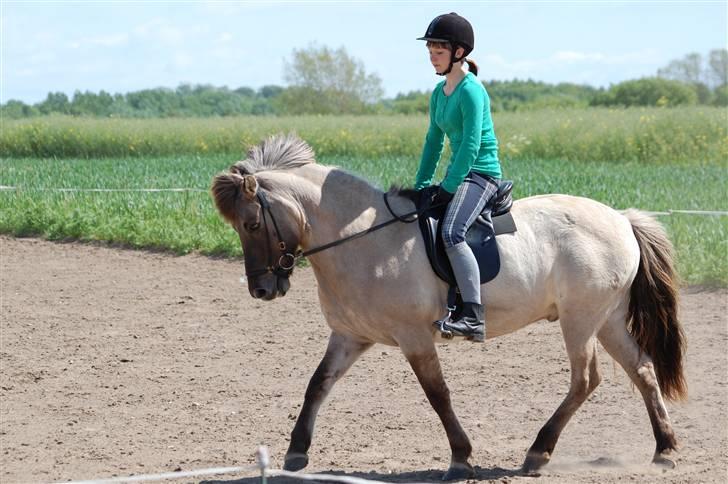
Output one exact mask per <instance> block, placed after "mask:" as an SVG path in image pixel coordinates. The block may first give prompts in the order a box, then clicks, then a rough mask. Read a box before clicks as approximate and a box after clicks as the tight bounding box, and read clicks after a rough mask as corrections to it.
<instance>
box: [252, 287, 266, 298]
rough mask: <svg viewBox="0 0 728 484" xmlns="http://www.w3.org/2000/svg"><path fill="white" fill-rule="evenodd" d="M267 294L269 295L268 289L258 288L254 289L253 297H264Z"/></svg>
mask: <svg viewBox="0 0 728 484" xmlns="http://www.w3.org/2000/svg"><path fill="white" fill-rule="evenodd" d="M267 295H268V291H266V290H265V289H261V288H258V289H255V290H254V291H253V297H254V298H256V299H260V298H263V297H265V296H267Z"/></svg>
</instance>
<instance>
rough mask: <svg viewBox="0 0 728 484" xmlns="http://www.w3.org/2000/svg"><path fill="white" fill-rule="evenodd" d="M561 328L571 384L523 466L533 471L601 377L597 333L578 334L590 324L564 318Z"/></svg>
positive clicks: (545, 458) (545, 459)
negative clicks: (585, 325) (571, 323)
mask: <svg viewBox="0 0 728 484" xmlns="http://www.w3.org/2000/svg"><path fill="white" fill-rule="evenodd" d="M561 328H562V332H563V334H564V341H565V342H566V351H567V353H568V355H569V360H570V362H571V385H570V387H569V393H568V394H567V395H566V398H564V401H563V402H561V405H559V407H558V408H557V409H556V411H555V412H554V414H553V415H552V416H551V418H550V419H548V421H547V422H546V424H545V425H544V426H543V427H542V428H541V430H540V431H539V432H538V436H537V437H536V440H535V441H534V442H533V445H531V448H529V449H528V453H527V454H526V460H525V461H524V463H523V470H524V471H526V472H529V473H530V472H534V471H537V470H538V469H540V468H541V467H543V466H544V465H546V464H547V463H548V462H549V460H551V455H552V454H553V451H554V448H555V447H556V442H557V441H558V440H559V435H561V431H562V430H563V429H564V427H565V426H566V424H567V423H568V422H569V420H570V419H571V417H572V415H574V413H575V412H576V411H577V410H578V409H579V407H580V406H581V405H582V404H583V403H584V401H585V400H586V399H587V397H588V396H589V395H590V394H591V392H593V391H594V389H595V388H596V387H597V386H598V385H599V382H600V381H601V376H600V375H599V364H598V362H597V353H596V339H595V338H594V336H593V335H585V334H578V332H579V331H578V329H580V330H581V331H582V332H584V331H585V329H586V328H578V329H577V326H576V325H569V324H568V323H567V322H566V321H565V320H564V318H562V320H561ZM574 333H577V334H574Z"/></svg>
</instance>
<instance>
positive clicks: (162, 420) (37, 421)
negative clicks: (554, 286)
mask: <svg viewBox="0 0 728 484" xmlns="http://www.w3.org/2000/svg"><path fill="white" fill-rule="evenodd" d="M0 244H1V247H0V248H1V255H2V264H1V266H0V275H1V283H2V301H1V303H2V313H1V315H2V323H1V326H0V331H1V333H0V338H1V339H0V363H1V369H0V399H1V400H0V402H1V406H0V418H1V419H2V420H1V423H2V425H1V427H0V481H2V482H3V483H13V482H50V481H59V480H77V479H91V478H103V477H111V476H124V475H132V474H147V473H157V472H170V471H174V470H180V469H181V470H195V469H202V468H208V467H225V466H243V465H247V464H251V463H253V462H254V452H255V450H256V447H257V446H258V445H260V444H265V445H267V446H268V448H269V451H270V454H271V463H272V467H273V468H278V469H279V468H281V467H282V463H283V462H282V461H283V455H284V453H285V450H286V448H287V444H288V438H289V433H290V431H291V429H292V427H293V423H294V418H295V416H296V415H297V414H298V411H299V409H300V407H301V403H302V401H303V395H304V391H305V387H306V384H307V382H308V379H309V377H310V376H311V374H312V373H313V370H314V369H315V367H316V365H317V364H318V361H319V359H320V358H321V356H322V355H323V351H324V349H325V346H326V341H327V338H328V330H327V326H326V323H325V321H324V319H323V316H322V315H321V312H320V310H319V306H318V301H317V297H316V281H315V279H314V276H313V272H312V271H311V270H310V269H300V268H299V269H297V270H296V273H295V274H294V276H293V278H292V280H291V282H292V289H291V291H290V292H289V294H288V295H287V296H286V297H285V298H283V299H278V300H276V301H273V302H270V303H265V302H260V301H256V300H253V299H252V298H251V297H250V296H249V295H248V293H247V289H246V288H245V286H243V285H242V284H241V282H240V280H239V279H240V276H241V273H242V271H243V268H242V265H241V262H240V261H230V260H216V259H210V258H206V257H202V256H198V255H190V256H184V257H175V256H171V255H167V254H159V253H150V252H137V251H130V250H123V249H114V248H107V247H100V246H92V245H83V244H76V243H67V244H64V243H51V242H45V241H40V240H35V239H13V238H7V237H1V238H0ZM727 305H728V291H726V290H720V291H705V290H699V289H696V288H690V289H685V290H684V291H683V292H682V302H681V309H682V322H683V324H684V327H685V331H686V333H687V336H688V341H689V348H688V353H687V378H688V383H689V386H690V398H689V400H688V401H687V402H686V403H679V404H676V403H668V408H669V411H670V413H671V417H672V420H673V424H674V427H675V430H676V433H677V435H678V438H679V440H680V442H681V444H682V452H681V457H680V460H679V462H678V467H677V468H676V469H674V470H671V471H663V470H662V469H657V468H655V467H653V466H651V465H649V461H650V458H651V456H652V453H653V450H654V445H655V444H654V439H653V437H652V431H651V427H650V423H649V421H648V418H647V413H646V411H645V409H644V404H643V402H642V400H641V398H640V396H639V394H638V393H636V392H635V391H634V390H633V389H632V388H631V385H630V384H629V381H628V379H627V377H626V375H625V373H624V372H623V371H622V369H621V368H619V367H618V366H616V365H615V364H614V363H613V360H612V359H611V358H609V356H608V355H607V354H606V353H605V352H604V350H603V349H602V348H600V349H599V351H600V365H601V370H602V374H603V383H602V384H601V386H600V387H599V388H598V389H597V390H596V392H595V394H594V395H593V396H592V397H591V398H590V399H589V401H588V402H586V403H585V405H584V406H583V407H582V409H580V410H579V412H578V413H577V414H576V416H575V417H574V419H573V420H572V421H571V422H570V424H569V425H568V426H567V427H566V430H565V431H564V433H563V434H562V436H561V440H560V441H559V444H558V446H557V448H556V452H555V455H554V459H553V461H552V463H551V464H550V465H549V466H547V467H546V469H545V470H544V472H543V473H542V474H541V476H540V477H523V476H520V475H518V472H517V469H518V467H519V466H520V464H521V463H522V460H523V457H524V455H525V451H526V449H527V448H528V447H529V445H530V444H531V443H532V441H533V439H534V438H535V436H536V433H537V432H538V430H539V428H540V427H541V425H543V424H544V422H545V421H546V420H547V419H548V417H549V416H550V415H551V413H552V412H553V411H554V410H555V408H556V407H557V405H558V404H559V403H560V401H561V399H562V398H563V397H564V395H565V394H566V391H567V386H568V380H569V371H568V362H567V359H566V355H565V351H564V345H563V342H562V340H561V334H560V331H559V329H558V325H555V324H553V323H538V324H535V325H532V326H530V327H528V328H526V329H524V330H522V331H520V332H518V333H515V334H512V335H508V336H505V337H502V338H498V339H495V340H489V341H487V342H486V343H485V344H484V345H475V344H472V343H458V344H450V345H442V346H440V347H439V351H440V356H441V359H442V364H443V367H444V371H445V372H446V375H447V379H448V383H449V385H450V389H451V392H452V396H453V400H454V405H455V409H456V412H457V413H458V415H459V416H460V420H461V423H462V424H463V427H464V428H465V429H466V431H467V432H468V434H469V435H470V438H471V440H472V443H473V446H474V452H473V457H472V460H471V462H472V463H473V465H475V466H476V470H477V475H476V479H475V481H488V480H493V481H498V482H514V481H521V482H524V481H525V482H528V483H532V482H533V483H536V482H617V481H622V480H632V481H639V482H645V481H647V482H726V481H727V480H728V356H727V350H728V320H727V316H726V314H727V312H726V309H727V307H726V306H727ZM310 457H311V461H310V465H309V467H308V468H307V469H306V471H307V472H329V473H338V474H342V475H347V476H353V477H365V478H370V479H377V480H381V481H388V482H422V481H437V480H439V479H440V478H441V477H442V473H443V472H444V470H446V468H447V465H448V462H449V449H448V445H447V439H446V437H445V433H444V430H443V429H442V427H441V425H440V422H439V420H438V418H437V416H436V415H435V413H434V411H433V410H432V409H431V407H430V406H429V404H428V403H427V400H426V399H425V396H424V394H423V392H422V390H421V389H420V387H419V385H418V383H417V381H416V379H415V377H414V374H413V373H412V371H411V369H410V368H409V366H408V365H407V363H406V361H405V360H404V358H403V356H402V355H401V353H400V352H399V351H398V350H397V349H396V348H390V347H384V346H375V347H374V348H373V349H371V350H370V351H369V352H368V353H366V354H365V355H364V357H363V358H362V359H361V360H360V361H358V362H357V364H356V365H355V366H354V367H353V369H352V370H351V371H350V373H349V374H348V375H347V376H346V377H345V378H344V379H343V380H342V381H341V382H340V383H339V384H338V385H337V386H336V387H335V388H334V390H333V392H332V394H331V396H330V397H329V399H328V400H327V402H326V403H325V404H324V406H323V407H322V410H321V412H320V414H319V418H318V421H317V428H316V432H315V435H314V440H313V445H312V448H311V452H310ZM201 479H203V480H204V479H209V480H210V482H226V483H231V482H237V483H252V482H258V479H256V478H255V473H254V472H251V473H248V474H245V473H243V474H226V475H221V476H211V477H208V478H199V479H196V480H195V479H187V481H188V482H199V481H200V480H201ZM270 481H271V482H273V483H282V482H284V480H283V479H281V478H275V479H270ZM285 482H292V481H290V480H285Z"/></svg>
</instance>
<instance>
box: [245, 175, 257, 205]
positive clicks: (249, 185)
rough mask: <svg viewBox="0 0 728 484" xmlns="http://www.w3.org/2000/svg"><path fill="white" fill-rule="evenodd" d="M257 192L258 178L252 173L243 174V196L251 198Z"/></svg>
mask: <svg viewBox="0 0 728 484" xmlns="http://www.w3.org/2000/svg"><path fill="white" fill-rule="evenodd" d="M257 192H258V180H256V179H255V177H254V176H253V175H245V176H244V177H243V195H245V198H247V199H248V200H252V199H254V198H255V194H256V193H257Z"/></svg>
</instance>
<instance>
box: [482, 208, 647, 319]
mask: <svg viewBox="0 0 728 484" xmlns="http://www.w3.org/2000/svg"><path fill="white" fill-rule="evenodd" d="M511 212H512V213H513V217H514V219H515V221H516V225H517V226H518V231H517V232H515V233H514V234H509V235H503V236H499V237H498V246H499V250H500V254H501V273H500V274H499V276H498V277H497V278H496V279H495V280H494V281H493V282H492V283H491V284H488V285H487V286H486V287H487V291H486V294H485V296H486V300H487V301H490V302H491V304H495V305H496V307H495V308H494V309H495V312H496V313H498V312H499V310H506V309H507V311H508V312H509V313H511V312H512V311H514V309H513V307H510V308H508V305H514V304H515V303H516V302H517V301H518V305H517V306H519V308H518V309H517V310H516V311H517V312H518V313H519V314H518V317H516V318H513V319H527V320H529V322H530V321H533V320H536V319H550V320H553V319H557V318H558V317H559V315H560V314H559V313H560V312H561V311H563V308H564V307H566V306H572V305H573V304H575V303H576V302H578V301H581V302H582V303H588V304H592V302H594V304H596V303H597V301H602V302H603V303H604V305H608V306H612V305H614V304H616V303H617V302H618V300H619V299H620V298H621V297H622V296H623V295H624V294H626V293H628V289H629V286H630V285H631V282H632V280H633V278H634V275H635V274H636V272H637V267H638V265H639V247H638V246H637V242H636V239H635V237H634V234H633V233H632V228H631V224H630V222H629V220H628V219H627V218H626V217H624V216H623V215H622V214H620V213H619V212H617V211H616V210H614V209H612V208H610V207H608V206H606V205H604V204H602V203H600V202H597V201H595V200H591V199H587V198H582V197H574V196H569V195H538V196H534V197H529V198H524V199H520V200H517V201H515V202H514V204H513V208H512V209H511ZM524 301H527V304H522V302H524ZM509 319H511V318H509ZM504 329H505V328H504Z"/></svg>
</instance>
